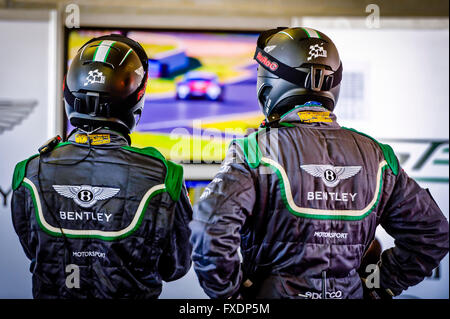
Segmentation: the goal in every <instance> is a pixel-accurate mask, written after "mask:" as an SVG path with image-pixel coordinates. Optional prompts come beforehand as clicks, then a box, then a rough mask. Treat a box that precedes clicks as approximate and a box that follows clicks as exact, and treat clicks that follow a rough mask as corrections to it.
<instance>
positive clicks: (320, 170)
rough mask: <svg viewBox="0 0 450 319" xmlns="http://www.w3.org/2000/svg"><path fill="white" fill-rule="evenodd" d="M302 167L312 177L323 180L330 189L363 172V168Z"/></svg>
mask: <svg viewBox="0 0 450 319" xmlns="http://www.w3.org/2000/svg"><path fill="white" fill-rule="evenodd" d="M300 167H301V168H302V169H303V170H305V171H306V172H307V173H309V174H310V175H312V176H314V177H320V178H322V181H323V182H324V184H325V185H326V186H328V187H334V186H336V185H337V184H339V182H340V181H341V180H344V179H347V178H350V177H352V176H355V175H356V174H358V173H359V171H360V170H361V166H333V165H301V166H300Z"/></svg>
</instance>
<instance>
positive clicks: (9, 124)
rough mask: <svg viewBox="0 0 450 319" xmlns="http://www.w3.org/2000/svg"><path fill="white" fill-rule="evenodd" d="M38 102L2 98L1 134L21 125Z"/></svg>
mask: <svg viewBox="0 0 450 319" xmlns="http://www.w3.org/2000/svg"><path fill="white" fill-rule="evenodd" d="M37 103H38V102H37V101H36V100H30V101H26V100H0V134H2V133H3V132H4V131H7V130H11V129H13V128H14V126H16V125H19V124H20V123H21V122H22V121H23V120H24V119H25V118H26V117H27V116H28V115H29V114H30V113H31V111H32V110H33V109H34V107H35V106H36V105H37Z"/></svg>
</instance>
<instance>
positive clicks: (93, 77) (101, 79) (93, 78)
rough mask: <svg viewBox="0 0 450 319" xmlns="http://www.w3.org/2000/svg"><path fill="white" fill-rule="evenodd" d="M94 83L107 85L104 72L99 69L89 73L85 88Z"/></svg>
mask: <svg viewBox="0 0 450 319" xmlns="http://www.w3.org/2000/svg"><path fill="white" fill-rule="evenodd" d="M93 83H100V84H103V83H105V76H104V75H103V72H101V71H99V70H98V69H95V70H94V71H89V73H88V76H87V77H86V82H84V86H86V85H88V84H93Z"/></svg>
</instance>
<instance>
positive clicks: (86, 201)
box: [53, 185, 120, 208]
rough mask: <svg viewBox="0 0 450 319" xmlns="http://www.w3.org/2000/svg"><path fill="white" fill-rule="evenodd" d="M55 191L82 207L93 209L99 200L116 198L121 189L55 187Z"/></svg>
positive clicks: (86, 186)
mask: <svg viewBox="0 0 450 319" xmlns="http://www.w3.org/2000/svg"><path fill="white" fill-rule="evenodd" d="M53 188H54V189H55V191H56V192H57V193H58V194H59V195H61V196H64V197H67V198H71V199H73V200H74V202H75V203H76V204H77V205H79V206H81V207H85V208H87V207H92V206H94V204H95V203H97V201H99V200H106V199H109V198H111V197H113V196H115V195H116V194H117V193H118V192H119V191H120V188H110V187H95V186H89V185H81V186H72V185H53Z"/></svg>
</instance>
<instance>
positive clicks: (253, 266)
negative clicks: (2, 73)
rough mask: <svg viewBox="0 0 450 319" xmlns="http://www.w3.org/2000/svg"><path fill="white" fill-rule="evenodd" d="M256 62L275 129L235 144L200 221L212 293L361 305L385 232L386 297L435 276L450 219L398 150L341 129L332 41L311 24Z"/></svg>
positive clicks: (263, 48) (197, 249)
mask: <svg viewBox="0 0 450 319" xmlns="http://www.w3.org/2000/svg"><path fill="white" fill-rule="evenodd" d="M255 59H256V61H257V62H258V63H259V68H258V83H257V90H258V100H259V102H260V106H261V108H262V111H263V113H264V114H265V116H266V124H265V125H264V126H263V127H262V128H260V129H259V130H258V131H257V132H254V133H253V134H250V135H249V136H247V137H245V138H243V139H237V140H234V141H233V142H232V143H231V145H230V148H229V150H228V154H227V156H226V158H225V160H224V162H223V164H222V167H221V169H220V171H219V172H218V173H217V175H216V176H215V178H214V179H213V181H212V182H211V183H210V184H209V185H208V186H207V188H206V189H205V191H204V193H203V194H202V196H201V198H200V201H199V202H198V203H197V204H196V205H195V207H194V216H193V221H192V222H191V224H190V227H191V230H192V235H191V242H192V244H193V257H192V258H193V261H194V269H195V271H196V273H197V275H198V277H199V281H200V284H201V286H202V287H203V289H204V290H205V292H206V293H207V294H208V295H209V296H210V297H212V298H230V297H236V296H238V295H239V294H240V295H242V296H243V297H244V298H311V299H317V298H327V299H331V298H332V299H341V298H362V297H363V295H364V294H363V292H364V291H363V283H362V281H361V279H360V276H359V274H358V269H359V267H360V264H361V260H362V259H363V256H364V254H365V252H366V251H367V249H368V247H369V245H370V244H371V242H372V241H373V239H374V236H375V230H376V228H377V226H378V225H381V226H382V227H383V228H384V229H385V230H386V231H387V232H388V233H389V234H390V235H392V236H393V237H394V238H395V240H396V241H395V244H396V246H395V247H393V248H391V249H388V250H386V251H384V252H383V253H382V256H381V260H380V261H379V262H378V267H379V268H378V269H379V273H378V274H379V279H380V286H379V287H374V288H377V289H374V290H375V291H377V294H378V296H380V297H384V296H387V295H390V296H394V295H398V294H400V293H401V292H402V291H403V290H405V289H407V288H408V287H410V286H412V285H415V284H417V283H419V282H421V281H422V280H423V279H424V277H425V276H429V275H431V272H432V270H433V269H434V268H435V267H437V266H438V265H439V262H440V260H441V259H442V258H443V257H444V256H445V255H446V254H447V252H448V222H447V220H446V218H445V217H444V215H443V214H442V212H441V210H440V209H439V207H438V206H437V205H436V203H435V201H434V200H433V198H432V197H431V195H430V193H429V192H428V190H425V189H422V188H420V187H419V186H418V184H417V183H416V182H415V181H414V180H412V179H410V178H409V177H408V176H407V174H406V173H405V172H404V171H403V170H402V168H401V167H400V166H399V163H398V160H397V158H396V156H395V154H394V152H393V150H392V148H391V147H389V146H388V145H385V144H381V143H379V142H377V141H376V140H374V139H373V138H371V137H369V136H367V135H365V134H362V133H359V132H357V131H355V130H352V129H346V128H343V127H341V126H340V125H339V124H338V123H337V122H336V117H335V115H334V114H333V113H332V111H333V109H334V106H335V104H336V102H337V99H338V95H339V88H340V81H341V77H342V63H341V61H340V58H339V55H338V52H337V49H336V47H335V46H334V44H333V42H332V41H331V40H330V39H329V38H328V37H327V36H326V35H324V34H323V33H321V32H319V31H316V30H313V29H309V28H279V29H276V30H269V31H266V32H263V33H262V34H261V36H260V38H259V39H258V47H257V50H256V53H255ZM238 248H240V250H241V251H240V253H241V255H242V261H241V258H240V256H239V252H238ZM369 288H371V287H369Z"/></svg>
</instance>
